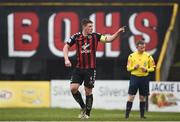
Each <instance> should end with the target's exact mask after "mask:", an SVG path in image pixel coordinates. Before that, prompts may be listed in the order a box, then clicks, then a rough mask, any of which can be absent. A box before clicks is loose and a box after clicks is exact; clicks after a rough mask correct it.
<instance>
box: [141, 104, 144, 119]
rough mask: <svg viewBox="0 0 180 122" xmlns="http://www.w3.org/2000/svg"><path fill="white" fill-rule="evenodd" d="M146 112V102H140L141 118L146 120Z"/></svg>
mask: <svg viewBox="0 0 180 122" xmlns="http://www.w3.org/2000/svg"><path fill="white" fill-rule="evenodd" d="M144 111H145V102H140V115H141V118H144Z"/></svg>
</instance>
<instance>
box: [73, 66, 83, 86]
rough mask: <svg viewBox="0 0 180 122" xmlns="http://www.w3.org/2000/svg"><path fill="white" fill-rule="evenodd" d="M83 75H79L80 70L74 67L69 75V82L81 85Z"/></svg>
mask: <svg viewBox="0 0 180 122" xmlns="http://www.w3.org/2000/svg"><path fill="white" fill-rule="evenodd" d="M82 83H83V76H82V75H81V70H80V69H77V68H75V69H74V70H73V72H72V75H71V84H79V85H82Z"/></svg>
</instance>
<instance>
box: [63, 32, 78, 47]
mask: <svg viewBox="0 0 180 122" xmlns="http://www.w3.org/2000/svg"><path fill="white" fill-rule="evenodd" d="M75 38H76V35H72V36H71V37H70V38H69V39H67V40H66V41H65V43H66V44H68V45H69V46H70V47H71V46H73V45H74V43H75V41H76V39H75Z"/></svg>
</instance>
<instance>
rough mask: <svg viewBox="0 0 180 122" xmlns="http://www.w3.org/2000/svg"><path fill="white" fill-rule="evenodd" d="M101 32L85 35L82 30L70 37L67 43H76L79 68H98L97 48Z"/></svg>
mask: <svg viewBox="0 0 180 122" xmlns="http://www.w3.org/2000/svg"><path fill="white" fill-rule="evenodd" d="M100 38H101V34H99V33H92V34H88V35H87V36H84V35H83V34H82V32H79V33H76V34H74V35H72V36H71V37H70V39H69V40H68V41H67V44H68V45H69V46H70V47H71V46H72V45H74V44H75V45H76V56H77V57H76V58H77V64H76V67H77V68H81V69H89V68H96V50H97V45H98V42H99V41H100Z"/></svg>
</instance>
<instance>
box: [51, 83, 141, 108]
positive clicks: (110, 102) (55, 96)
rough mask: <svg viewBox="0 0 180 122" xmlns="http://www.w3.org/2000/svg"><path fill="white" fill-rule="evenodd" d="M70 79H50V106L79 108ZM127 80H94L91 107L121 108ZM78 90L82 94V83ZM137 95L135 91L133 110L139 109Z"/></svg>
mask: <svg viewBox="0 0 180 122" xmlns="http://www.w3.org/2000/svg"><path fill="white" fill-rule="evenodd" d="M69 85H70V81H68V80H52V81H51V106H52V107H62V108H79V105H78V104H77V103H76V102H75V100H74V99H73V97H72V95H71V92H70V87H69ZM128 86H129V81H123V80H117V81H112V80H106V81H104V80H96V82H95V87H94V89H93V96H94V102H93V108H101V109H122V110H124V109H125V107H126V102H127V98H128V93H127V92H128ZM79 90H80V92H81V93H82V95H83V99H84V100H85V95H84V87H83V85H82V86H81V87H80V89H79ZM138 99H139V95H138V93H137V95H136V97H135V100H134V103H133V108H132V109H133V110H139V100H138Z"/></svg>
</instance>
